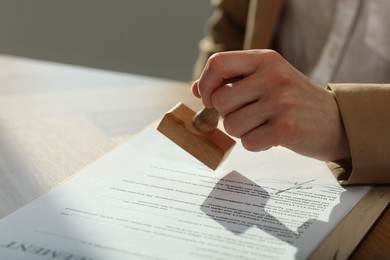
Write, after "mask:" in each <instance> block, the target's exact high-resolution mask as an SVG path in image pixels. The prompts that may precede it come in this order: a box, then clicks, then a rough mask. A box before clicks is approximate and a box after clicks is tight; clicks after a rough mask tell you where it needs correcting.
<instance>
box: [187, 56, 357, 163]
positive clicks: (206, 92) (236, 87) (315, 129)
mask: <svg viewBox="0 0 390 260" xmlns="http://www.w3.org/2000/svg"><path fill="white" fill-rule="evenodd" d="M192 92H193V93H194V95H195V96H197V97H199V98H202V101H203V103H204V105H205V106H206V107H214V108H215V109H217V110H218V112H219V113H220V114H221V116H222V117H223V119H224V127H225V130H226V132H227V133H228V134H230V135H232V136H235V137H238V138H241V141H242V144H243V146H244V147H245V148H246V149H248V150H250V151H262V150H266V149H268V148H270V147H272V146H278V145H281V146H284V147H287V148H289V149H291V150H293V151H295V152H297V153H300V154H303V155H307V156H310V157H314V158H317V159H321V160H336V159H342V158H347V157H349V156H350V152H349V146H348V141H347V138H346V134H345V130H344V127H343V123H342V120H341V118H340V113H339V110H338V105H337V102H336V99H335V97H334V95H333V93H332V92H331V91H328V90H325V89H323V88H320V87H318V86H317V85H315V84H314V83H313V82H312V81H310V80H309V79H308V78H307V77H305V76H304V75H303V74H302V73H300V72H299V71H298V70H297V69H295V68H294V67H293V66H291V65H290V64H289V63H288V62H287V61H286V60H285V59H283V58H282V57H281V56H280V55H279V54H278V53H276V52H274V51H272V50H249V51H232V52H222V53H217V54H214V55H213V56H211V57H210V59H209V60H208V62H207V64H206V66H205V68H204V70H203V72H202V74H201V76H200V78H199V79H198V80H197V81H196V82H194V83H193V85H192Z"/></svg>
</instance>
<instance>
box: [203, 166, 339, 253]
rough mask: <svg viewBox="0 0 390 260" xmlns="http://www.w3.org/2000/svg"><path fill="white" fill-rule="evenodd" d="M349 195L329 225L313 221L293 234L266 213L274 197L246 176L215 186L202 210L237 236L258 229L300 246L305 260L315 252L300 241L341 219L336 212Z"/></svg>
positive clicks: (231, 177) (234, 174)
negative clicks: (267, 205) (310, 231)
mask: <svg viewBox="0 0 390 260" xmlns="http://www.w3.org/2000/svg"><path fill="white" fill-rule="evenodd" d="M345 192H346V191H345ZM345 192H343V193H341V196H340V203H339V204H337V206H336V207H335V208H334V209H333V210H332V213H331V215H330V216H329V220H328V221H327V222H324V221H321V220H317V219H312V218H310V219H308V220H307V221H305V222H304V223H302V224H301V225H300V226H299V227H298V228H297V231H293V230H291V229H289V228H288V227H287V226H286V225H284V224H283V223H282V222H281V221H280V220H278V219H277V218H276V217H274V216H272V215H271V214H269V213H268V212H266V211H265V210H264V208H265V206H266V204H267V201H268V200H269V198H270V194H269V193H268V192H267V191H266V190H264V189H263V188H262V187H260V186H259V185H257V184H256V183H254V182H253V181H251V180H249V179H248V178H246V177H245V176H243V175H241V174H240V173H238V172H236V171H233V172H230V173H229V174H227V175H225V176H224V177H223V178H221V179H220V180H219V181H218V182H217V183H216V184H215V187H214V189H213V190H212V191H211V193H210V194H209V196H208V197H207V199H206V200H205V201H204V202H203V204H202V205H201V210H202V211H203V212H204V213H205V214H206V215H207V216H209V217H210V218H212V219H214V220H215V221H217V222H218V223H219V224H220V225H222V226H223V227H224V228H226V229H227V230H229V231H231V232H232V233H234V234H235V235H241V234H243V233H245V232H246V230H247V229H249V228H251V227H253V226H256V227H258V228H259V229H261V230H263V231H264V232H266V233H268V234H270V235H272V236H273V237H275V238H277V239H279V240H281V241H284V242H286V243H288V244H290V245H292V246H294V247H296V248H297V249H298V251H297V252H296V255H295V257H296V259H304V258H307V257H308V255H309V254H310V251H311V250H312V249H310V248H306V245H305V244H304V242H303V241H300V239H299V238H300V237H301V236H302V235H304V234H305V232H304V230H307V229H308V228H309V227H310V226H312V227H315V228H314V229H315V230H323V229H325V230H326V229H330V226H329V225H332V224H331V223H334V221H336V219H337V216H336V214H334V213H335V212H337V211H338V210H337V208H340V207H342V205H343V200H344V196H345V194H346V193H345ZM315 230H314V232H315ZM330 259H332V258H330Z"/></svg>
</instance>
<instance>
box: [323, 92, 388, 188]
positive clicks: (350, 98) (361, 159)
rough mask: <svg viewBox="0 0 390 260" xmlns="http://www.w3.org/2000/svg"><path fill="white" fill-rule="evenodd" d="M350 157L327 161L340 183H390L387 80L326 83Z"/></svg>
mask: <svg viewBox="0 0 390 260" xmlns="http://www.w3.org/2000/svg"><path fill="white" fill-rule="evenodd" d="M328 88H329V89H331V90H332V91H333V92H334V94H335V97H336V100H337V103H338V106H339V110H340V114H341V117H342V120H343V123H344V127H345V130H346V133H347V138H348V142H349V146H350V151H351V158H350V159H347V160H340V161H337V162H330V163H329V166H330V167H331V169H332V171H333V173H334V175H335V176H336V178H337V179H338V180H339V182H340V183H341V184H373V183H390V84H329V85H328Z"/></svg>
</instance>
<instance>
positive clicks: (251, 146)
mask: <svg viewBox="0 0 390 260" xmlns="http://www.w3.org/2000/svg"><path fill="white" fill-rule="evenodd" d="M241 143H242V146H244V148H245V149H246V150H248V151H251V152H258V151H260V150H261V147H260V146H259V145H258V143H257V142H256V140H254V139H253V138H252V137H251V135H244V136H243V137H241Z"/></svg>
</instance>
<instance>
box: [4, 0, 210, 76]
mask: <svg viewBox="0 0 390 260" xmlns="http://www.w3.org/2000/svg"><path fill="white" fill-rule="evenodd" d="M211 11H212V10H211V6H210V1H209V0H34V1H31V0H0V53H1V54H10V55H17V56H23V57H28V58H36V59H43V60H49V61H56V62H62V63H69V64H76V65H81V66H88V67H95V68H101V69H107V70H114V71H121V72H129V73H134V74H140V75H147V76H153V77H160V78H167V79H174V80H186V81H187V80H191V79H192V68H193V65H194V63H195V60H196V57H197V53H198V42H199V40H200V39H201V38H202V36H203V35H204V28H205V25H206V22H207V20H208V18H209V17H210V15H211ZM0 69H1V68H0Z"/></svg>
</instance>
